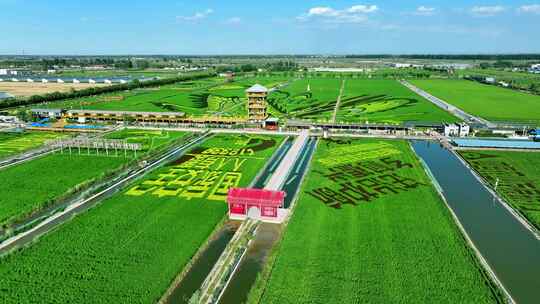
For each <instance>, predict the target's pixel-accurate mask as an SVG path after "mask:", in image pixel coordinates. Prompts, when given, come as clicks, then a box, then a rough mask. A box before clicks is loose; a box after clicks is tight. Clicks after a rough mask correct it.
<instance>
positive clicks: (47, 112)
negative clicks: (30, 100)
mask: <svg viewBox="0 0 540 304" xmlns="http://www.w3.org/2000/svg"><path fill="white" fill-rule="evenodd" d="M30 112H31V113H32V116H33V117H35V118H39V119H43V118H54V119H60V118H62V115H63V114H64V112H65V111H64V110H62V109H31V110H30Z"/></svg>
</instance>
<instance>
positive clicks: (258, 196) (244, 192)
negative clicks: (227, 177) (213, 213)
mask: <svg viewBox="0 0 540 304" xmlns="http://www.w3.org/2000/svg"><path fill="white" fill-rule="evenodd" d="M285 195H286V193H285V192H284V191H272V190H265V189H254V188H231V189H229V194H228V196H227V201H228V202H229V203H254V204H263V205H266V206H273V207H280V206H281V205H283V201H284V200H285Z"/></svg>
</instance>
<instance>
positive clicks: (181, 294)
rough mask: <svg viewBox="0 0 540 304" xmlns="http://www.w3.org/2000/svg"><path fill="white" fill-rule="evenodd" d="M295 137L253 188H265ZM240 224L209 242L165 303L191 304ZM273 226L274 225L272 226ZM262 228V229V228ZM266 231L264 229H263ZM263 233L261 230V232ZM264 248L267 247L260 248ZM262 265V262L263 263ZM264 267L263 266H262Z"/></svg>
mask: <svg viewBox="0 0 540 304" xmlns="http://www.w3.org/2000/svg"><path fill="white" fill-rule="evenodd" d="M294 139H295V138H294V137H288V138H287V139H285V141H284V143H283V144H282V145H281V146H280V147H279V149H277V150H276V152H274V155H272V157H271V159H270V160H269V161H268V164H267V166H265V167H264V168H263V169H262V172H261V174H260V175H258V176H257V177H256V178H255V180H254V182H253V183H252V187H254V188H263V187H264V185H265V184H266V182H267V180H268V179H269V178H270V177H271V176H272V174H273V173H274V172H275V170H276V168H277V167H278V165H279V163H280V162H281V160H282V159H283V158H284V157H285V155H286V154H287V152H288V151H289V149H290V148H291V146H292V144H293V142H294ZM239 224H240V222H234V221H228V222H226V224H225V225H224V226H223V227H222V228H221V229H220V230H219V231H218V232H217V233H216V235H215V236H214V237H213V238H212V239H211V240H210V241H209V243H208V245H207V246H206V248H205V249H204V250H203V251H202V252H201V254H200V255H199V256H198V257H197V258H196V260H195V261H194V262H193V265H192V266H191V268H190V269H189V271H188V272H187V273H186V274H185V276H184V277H183V278H182V280H181V281H180V283H179V284H177V286H176V287H175V288H174V290H173V291H172V292H171V294H170V295H168V296H167V298H166V300H165V301H164V303H166V304H186V303H189V300H190V298H191V297H192V296H193V294H194V293H195V292H196V291H197V290H198V289H199V288H200V287H201V285H202V284H203V282H204V280H205V279H206V277H207V276H208V274H209V273H210V271H211V270H212V268H213V267H214V264H215V263H216V262H217V261H218V259H219V257H220V256H221V254H222V253H223V251H224V250H225V247H227V244H228V243H229V241H230V240H231V239H232V237H233V236H234V233H235V232H236V230H237V229H238V226H239ZM263 226H264V225H263ZM271 226H272V225H271ZM261 228H262V227H261ZM263 230H264V229H263ZM259 231H261V230H259ZM258 247H260V248H264V247H265V246H264V245H263V246H258ZM254 251H257V249H250V251H249V252H248V254H247V255H246V256H248V257H249V258H250V259H252V258H253V256H254V255H257V254H258V253H254ZM261 263H262V262H261ZM261 265H262V264H261Z"/></svg>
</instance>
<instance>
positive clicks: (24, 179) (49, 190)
mask: <svg viewBox="0 0 540 304" xmlns="http://www.w3.org/2000/svg"><path fill="white" fill-rule="evenodd" d="M127 134H129V136H130V137H129V141H130V142H132V143H135V142H140V143H143V149H144V150H143V151H141V154H139V156H141V155H142V154H143V153H147V152H149V151H150V143H151V144H152V148H154V149H155V148H157V147H159V146H162V145H165V144H166V143H168V142H171V141H173V140H175V139H179V138H182V137H183V136H186V134H185V133H182V132H161V131H136V130H133V131H132V130H129V131H119V132H116V133H112V134H110V135H109V136H110V137H120V136H121V135H122V136H124V135H127ZM135 136H139V137H135ZM141 138H142V139H141ZM154 138H156V140H152V139H154ZM145 145H146V147H147V148H146V149H145ZM127 156H128V157H127V158H126V157H124V154H123V153H120V154H119V155H118V156H116V157H113V155H112V153H111V156H109V157H108V156H105V155H104V153H103V152H102V153H101V154H100V155H98V154H97V153H95V152H94V151H91V153H90V155H88V154H87V153H86V149H85V150H84V151H83V152H82V153H81V155H79V154H78V152H76V151H73V154H69V153H68V152H67V151H65V153H62V154H60V153H56V154H50V155H47V156H44V157H41V158H38V159H35V160H32V161H29V162H25V163H22V164H19V165H16V166H12V167H9V168H7V169H4V170H1V171H0V193H2V196H0V226H5V227H9V226H10V225H11V224H12V223H13V222H16V221H19V220H22V219H24V218H26V217H28V216H30V215H32V214H33V213H35V212H38V211H40V210H42V209H43V208H45V207H48V206H50V205H53V204H55V203H57V201H58V200H59V199H60V198H62V197H64V196H66V195H69V194H71V193H72V192H74V191H76V190H77V189H80V188H82V187H83V186H85V185H88V184H89V183H91V182H93V181H96V180H98V179H101V178H103V177H105V176H106V175H110V174H113V173H114V172H115V171H117V170H118V169H119V168H120V167H121V166H122V165H125V164H127V163H129V162H130V161H131V160H132V159H133V156H134V155H133V154H131V153H130V154H128V155H127Z"/></svg>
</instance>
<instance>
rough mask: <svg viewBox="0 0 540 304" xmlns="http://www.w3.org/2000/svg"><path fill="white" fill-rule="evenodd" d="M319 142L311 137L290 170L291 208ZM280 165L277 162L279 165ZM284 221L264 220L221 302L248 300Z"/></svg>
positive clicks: (286, 188) (287, 200)
mask: <svg viewBox="0 0 540 304" xmlns="http://www.w3.org/2000/svg"><path fill="white" fill-rule="evenodd" d="M316 146H317V139H316V138H314V137H310V138H309V139H308V141H307V142H306V145H305V147H304V148H303V149H302V152H301V153H300V155H299V157H298V159H297V161H296V162H295V164H294V166H293V167H292V169H291V171H290V172H289V174H288V176H287V179H286V182H285V185H283V187H282V190H283V191H285V192H286V193H287V196H286V197H285V207H286V208H289V207H290V206H291V204H292V202H293V200H294V198H295V197H296V194H297V193H298V191H299V189H300V186H301V184H302V177H303V176H304V174H305V173H306V170H307V169H308V167H309V163H310V160H311V156H312V155H313V152H314V151H315V147H316ZM276 166H277V165H276ZM281 229H283V226H282V225H278V224H268V223H263V224H261V225H260V226H259V230H258V231H257V234H256V236H255V238H254V239H253V242H252V244H251V246H250V247H249V248H248V251H247V252H246V255H245V256H244V258H243V259H242V261H241V262H240V264H239V266H238V269H237V270H236V272H235V273H234V275H233V277H232V278H231V281H230V282H229V284H228V285H227V287H226V289H225V291H224V292H223V295H222V296H221V298H220V299H219V302H218V303H219V304H238V303H245V302H246V300H247V297H248V295H249V291H250V289H251V287H252V286H253V284H254V283H255V281H256V279H257V276H258V275H259V273H260V272H261V271H262V269H263V268H264V265H265V263H266V258H267V257H268V255H269V254H270V252H271V250H272V248H273V247H274V244H275V243H276V241H278V240H279V237H280V235H281Z"/></svg>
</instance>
